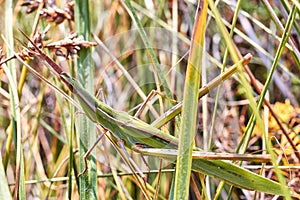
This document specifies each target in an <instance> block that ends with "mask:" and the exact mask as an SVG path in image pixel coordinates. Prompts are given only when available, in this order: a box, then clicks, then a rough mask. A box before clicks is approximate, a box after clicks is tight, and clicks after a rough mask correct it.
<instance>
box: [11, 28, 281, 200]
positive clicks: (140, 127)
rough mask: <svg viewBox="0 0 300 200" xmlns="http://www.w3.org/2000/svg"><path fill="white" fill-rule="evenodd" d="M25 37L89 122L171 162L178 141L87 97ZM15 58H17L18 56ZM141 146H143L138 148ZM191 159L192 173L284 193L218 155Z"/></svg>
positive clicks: (170, 115)
mask: <svg viewBox="0 0 300 200" xmlns="http://www.w3.org/2000/svg"><path fill="white" fill-rule="evenodd" d="M24 36H25V37H26V38H27V39H28V40H29V41H30V43H31V44H32V46H33V47H34V52H35V54H36V55H37V56H38V57H40V58H41V59H43V60H44V61H45V62H46V63H47V67H48V68H49V70H50V71H54V72H55V74H56V75H57V76H58V78H59V79H60V80H61V81H62V82H64V83H65V85H66V86H67V87H68V88H69V89H70V91H71V92H72V93H73V94H74V95H75V96H76V97H77V100H78V102H79V104H80V106H81V108H82V110H83V111H84V113H85V114H86V115H87V116H88V117H89V119H90V120H92V121H93V122H94V123H95V124H97V125H98V126H101V127H103V128H104V129H106V130H109V131H110V132H111V133H112V134H113V136H114V138H115V139H116V140H121V141H122V142H123V143H124V144H125V146H126V147H128V148H130V149H132V150H134V151H137V152H142V153H143V154H147V152H148V154H149V155H155V156H158V157H161V158H163V159H166V160H169V161H171V162H174V160H175V158H176V156H177V147H178V139H177V138H175V137H173V136H171V135H168V134H165V133H164V132H162V131H161V130H159V129H158V128H156V127H154V126H153V125H150V124H147V123H145V122H144V121H142V120H140V119H137V118H135V117H133V116H131V115H129V114H128V113H126V112H120V111H116V110H114V109H113V108H111V107H109V106H108V105H106V104H105V103H103V102H101V101H99V100H98V99H96V98H95V97H94V96H93V95H90V94H89V93H88V92H87V91H86V90H85V89H84V88H83V87H82V86H81V85H80V83H79V82H78V81H77V80H76V79H75V78H73V77H71V76H70V75H69V74H67V73H66V72H64V71H63V70H62V69H61V67H60V66H59V65H58V64H57V63H55V62H54V61H53V60H52V59H51V58H50V57H48V56H47V55H46V54H45V53H43V52H42V50H40V49H39V48H38V47H37V46H36V45H35V44H34V43H33V42H32V41H31V39H30V38H29V37H28V36H26V35H25V34H24ZM16 57H18V56H17V54H16ZM18 58H19V57H18ZM19 59H20V58H19ZM250 59H251V56H249V55H248V56H245V57H244V59H242V60H241V61H240V63H238V64H236V65H235V66H233V67H232V68H230V70H228V71H227V72H226V73H225V74H222V75H221V76H220V77H218V78H216V79H215V80H214V81H212V82H211V83H210V84H209V85H207V86H206V87H204V88H203V89H202V90H200V91H199V92H200V95H199V96H201V95H202V96H203V95H204V94H206V93H207V92H208V90H209V89H212V88H214V87H215V86H217V85H218V84H220V83H221V82H222V81H223V80H225V79H226V78H228V77H230V76H231V75H232V74H233V73H234V72H235V71H236V70H237V68H238V66H239V65H240V64H247V63H248V62H249V61H250ZM21 60H22V59H21ZM174 110H175V112H176V113H175V114H174V113H173V112H174ZM180 110H181V104H178V105H176V106H174V107H173V108H172V109H170V110H169V111H168V112H167V113H166V116H168V119H167V120H170V119H171V118H173V117H175V115H177V114H179V113H180ZM165 121H166V120H165V118H164V117H162V118H161V119H160V120H159V121H156V122H155V124H156V126H157V127H159V126H161V125H163V124H164V123H165ZM137 146H139V147H137ZM140 146H142V147H141V148H140ZM156 148H157V149H167V151H166V152H169V153H161V151H160V153H158V151H155V149H156ZM143 149H144V150H143ZM168 150H169V151H168ZM197 155H198V156H197ZM201 155H202V156H201ZM203 155H204V156H203ZM205 155H207V156H205ZM193 156H194V159H193V163H192V170H194V171H197V172H200V173H203V174H205V175H208V176H211V177H215V178H217V179H220V180H223V181H225V182H227V183H229V184H231V185H234V186H236V187H239V188H244V189H249V190H257V191H260V192H266V193H270V194H277V195H281V194H282V193H283V192H282V189H281V187H282V186H281V185H280V184H279V183H277V182H274V181H272V180H269V179H266V178H264V177H262V176H259V175H257V174H255V173H253V172H250V171H248V170H245V169H243V168H241V167H239V166H237V165H235V164H233V163H230V162H226V161H223V160H215V159H224V158H222V157H220V156H219V157H215V159H214V158H212V159H211V160H210V159H209V158H211V157H210V156H209V154H206V153H205V152H203V151H202V150H201V149H199V148H196V147H195V148H194V152H193ZM240 156H241V155H240ZM232 159H234V158H232ZM235 159H242V160H245V159H246V160H247V156H246V157H245V156H241V158H239V156H236V157H235Z"/></svg>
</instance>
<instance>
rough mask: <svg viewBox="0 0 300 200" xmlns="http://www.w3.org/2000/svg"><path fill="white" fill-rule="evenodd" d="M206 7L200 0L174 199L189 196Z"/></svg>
mask: <svg viewBox="0 0 300 200" xmlns="http://www.w3.org/2000/svg"><path fill="white" fill-rule="evenodd" d="M207 9H208V3H207V0H204V1H199V3H198V8H197V13H196V17H195V24H194V31H193V37H192V41H193V42H192V44H191V47H190V55H189V61H188V66H187V73H186V79H185V85H184V94H183V106H182V119H181V120H182V121H181V124H180V135H179V145H178V157H177V164H176V176H175V194H174V198H175V199H187V198H188V192H189V186H190V174H191V166H192V150H193V146H194V136H195V130H196V117H197V110H198V89H199V86H200V73H201V66H202V64H201V63H202V56H203V48H204V35H205V30H206V29H205V27H206V17H207Z"/></svg>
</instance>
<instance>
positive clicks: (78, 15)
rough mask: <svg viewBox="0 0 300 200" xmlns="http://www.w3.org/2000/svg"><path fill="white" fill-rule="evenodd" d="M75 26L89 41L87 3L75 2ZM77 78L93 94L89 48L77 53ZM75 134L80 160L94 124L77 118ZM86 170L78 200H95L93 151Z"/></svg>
mask: <svg viewBox="0 0 300 200" xmlns="http://www.w3.org/2000/svg"><path fill="white" fill-rule="evenodd" d="M75 25H76V31H77V33H78V35H83V37H84V39H85V40H87V41H89V40H90V20H89V1H88V0H76V1H75ZM78 54H79V58H78V62H77V64H78V66H77V72H78V74H77V76H78V79H79V82H80V83H81V84H82V86H83V87H84V88H85V89H87V91H88V92H89V93H90V94H93V93H94V87H93V79H94V73H93V70H94V69H93V65H92V57H91V48H84V49H81V50H80V51H79V52H78ZM76 125H77V126H76V128H77V133H78V137H79V140H78V142H79V154H80V157H81V158H82V157H83V155H84V154H85V152H86V151H87V150H88V148H89V147H90V146H91V145H92V144H93V143H94V141H95V140H96V129H95V126H94V124H93V123H92V122H91V121H90V120H89V119H88V118H87V117H86V116H85V115H79V116H78V123H76ZM88 167H89V168H88V170H87V172H86V173H85V174H84V175H83V176H81V177H80V189H79V191H80V192H79V193H80V199H97V181H96V159H95V157H94V151H93V153H92V154H91V156H90V157H89V158H88ZM84 169H85V162H84V160H83V159H80V170H81V171H83V170H84Z"/></svg>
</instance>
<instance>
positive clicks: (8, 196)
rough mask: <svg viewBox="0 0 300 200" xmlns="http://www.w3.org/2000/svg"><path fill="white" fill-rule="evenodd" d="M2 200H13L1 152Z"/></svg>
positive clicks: (0, 181)
mask: <svg viewBox="0 0 300 200" xmlns="http://www.w3.org/2000/svg"><path fill="white" fill-rule="evenodd" d="M0 184H1V187H0V199H7V200H10V199H12V197H11V194H10V190H9V187H8V184H7V180H6V173H5V170H4V167H3V162H2V155H1V151H0Z"/></svg>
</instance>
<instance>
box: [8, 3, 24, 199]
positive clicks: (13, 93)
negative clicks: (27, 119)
mask: <svg viewBox="0 0 300 200" xmlns="http://www.w3.org/2000/svg"><path fill="white" fill-rule="evenodd" d="M12 19H13V1H12V0H9V1H5V36H6V38H7V45H8V47H9V48H8V49H7V53H6V55H7V57H8V58H9V57H11V56H13V55H14V52H13V49H12V48H13V47H14V34H13V26H12V24H13V21H12ZM5 68H6V67H4V71H6V70H5ZM5 73H6V75H7V77H8V79H9V93H10V109H11V127H12V132H11V134H13V138H14V144H15V150H16V169H15V170H16V187H15V194H14V198H15V199H17V198H19V199H26V191H25V184H24V160H23V159H24V158H23V147H22V142H21V140H22V132H21V116H20V107H19V106H18V105H19V97H18V96H19V95H18V88H17V73H16V68H15V63H14V62H13V61H11V62H9V63H8V70H7V71H6V72H5ZM11 136H12V135H11Z"/></svg>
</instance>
